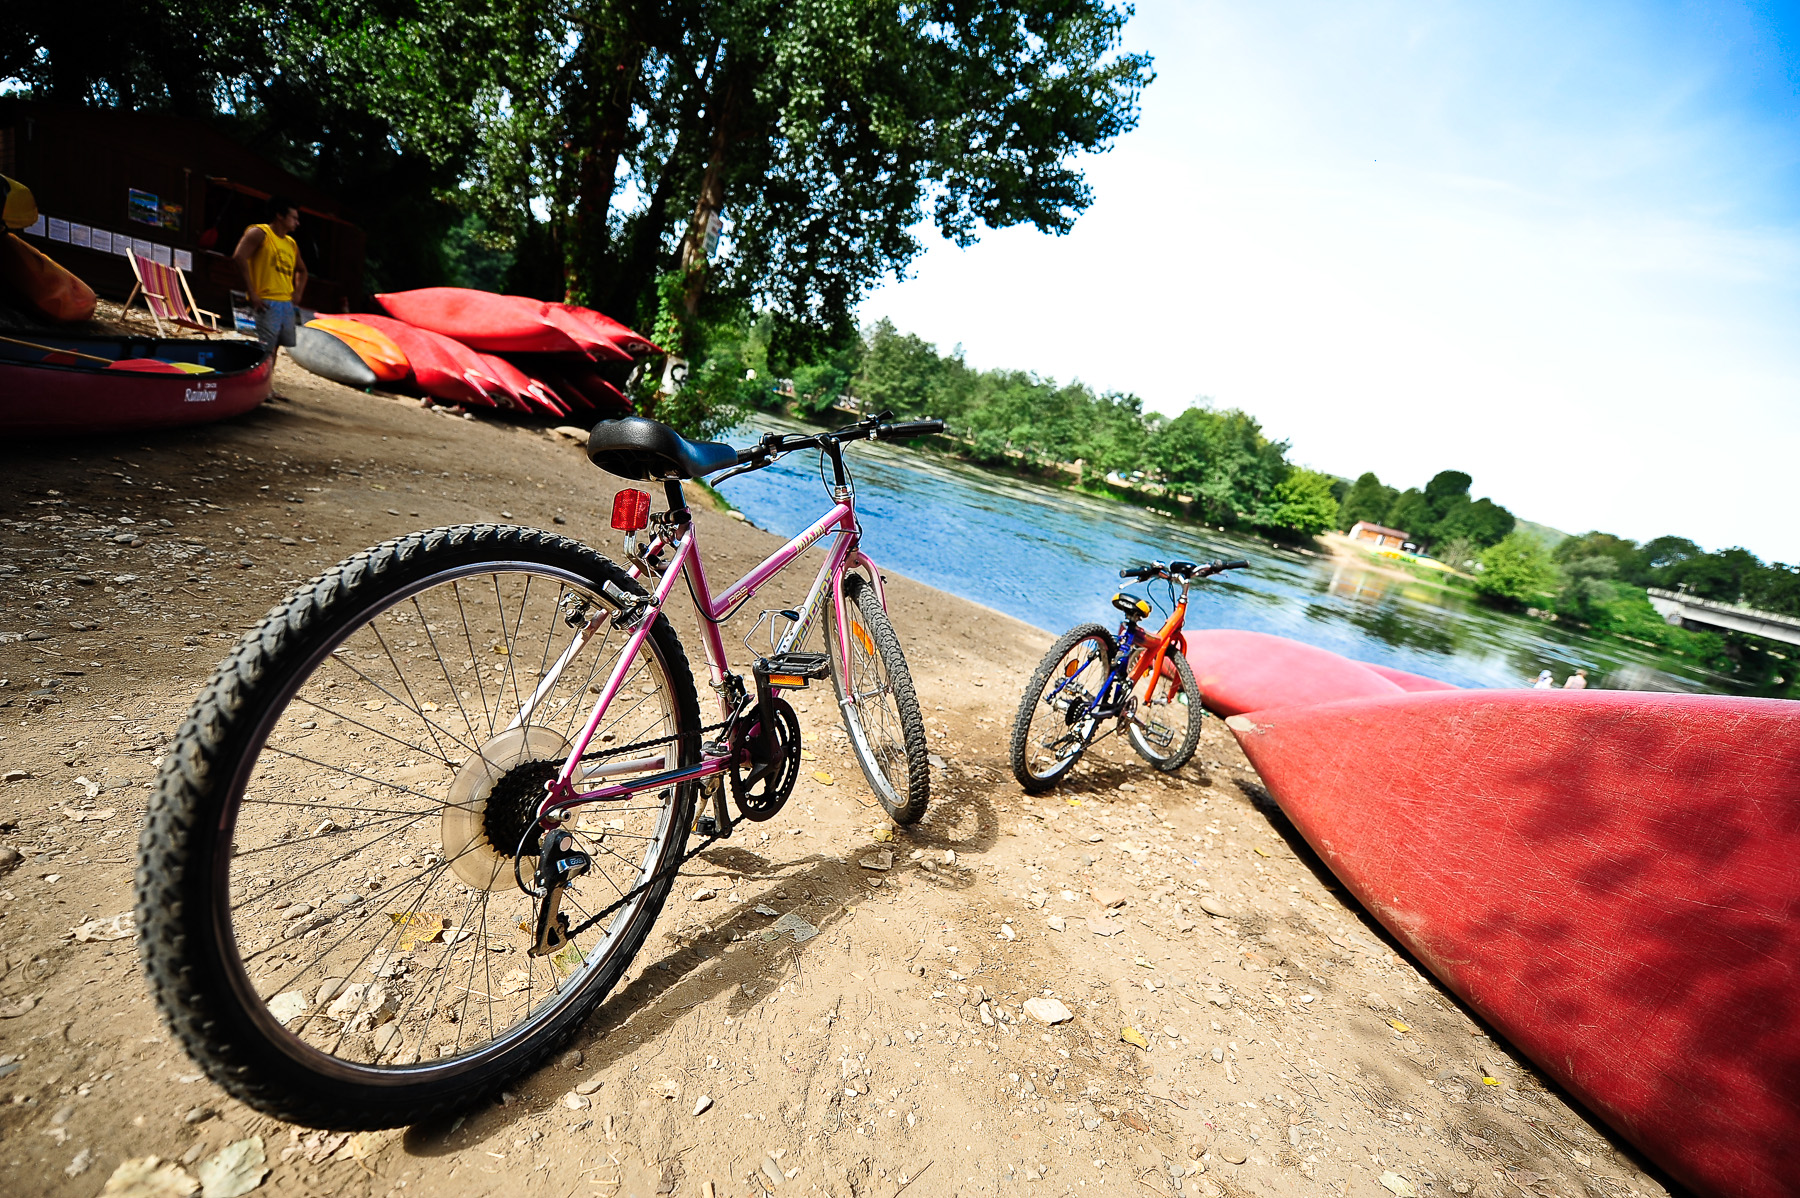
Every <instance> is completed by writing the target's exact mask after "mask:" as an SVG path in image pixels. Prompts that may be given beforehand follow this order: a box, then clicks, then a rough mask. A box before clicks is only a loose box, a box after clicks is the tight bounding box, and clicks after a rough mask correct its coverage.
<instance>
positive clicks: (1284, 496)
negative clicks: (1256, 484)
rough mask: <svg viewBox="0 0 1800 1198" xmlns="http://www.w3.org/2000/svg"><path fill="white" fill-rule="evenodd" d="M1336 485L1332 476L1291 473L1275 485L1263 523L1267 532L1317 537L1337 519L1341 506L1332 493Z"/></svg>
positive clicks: (1299, 471) (1299, 469)
mask: <svg viewBox="0 0 1800 1198" xmlns="http://www.w3.org/2000/svg"><path fill="white" fill-rule="evenodd" d="M1334 481H1335V480H1334V479H1333V478H1332V477H1331V475H1329V474H1321V473H1319V472H1318V471H1317V470H1307V469H1305V468H1304V467H1300V468H1296V469H1294V470H1292V471H1290V472H1289V474H1288V476H1287V477H1286V478H1284V479H1282V480H1281V481H1280V482H1279V483H1277V484H1276V485H1275V490H1274V491H1273V492H1272V493H1271V495H1270V501H1271V504H1270V507H1269V509H1268V515H1267V516H1266V517H1265V518H1264V519H1263V520H1261V521H1259V523H1261V524H1262V525H1263V526H1264V527H1266V528H1278V529H1285V530H1287V531H1289V532H1297V533H1301V534H1302V535H1305V536H1309V537H1310V536H1317V535H1318V534H1319V533H1322V532H1324V531H1325V530H1326V529H1328V528H1330V527H1331V526H1332V523H1333V521H1335V520H1336V519H1337V515H1338V503H1337V500H1336V498H1335V497H1333V495H1332V493H1331V489H1332V488H1331V484H1332V483H1333V482H1334Z"/></svg>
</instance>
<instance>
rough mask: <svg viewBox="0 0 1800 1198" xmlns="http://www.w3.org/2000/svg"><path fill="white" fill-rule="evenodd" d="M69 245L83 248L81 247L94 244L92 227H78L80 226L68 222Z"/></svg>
mask: <svg viewBox="0 0 1800 1198" xmlns="http://www.w3.org/2000/svg"><path fill="white" fill-rule="evenodd" d="M69 244H70V245H79V246H83V247H86V246H91V245H93V244H94V230H93V227H92V226H91V225H80V224H75V223H74V222H70V224H69Z"/></svg>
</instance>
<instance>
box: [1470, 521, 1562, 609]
mask: <svg viewBox="0 0 1800 1198" xmlns="http://www.w3.org/2000/svg"><path fill="white" fill-rule="evenodd" d="M1556 583H1557V576H1556V566H1555V565H1554V564H1553V563H1552V562H1551V561H1550V555H1549V554H1548V553H1546V552H1544V548H1543V546H1542V545H1540V544H1539V543H1538V542H1537V541H1536V540H1535V539H1534V538H1532V537H1529V536H1526V535H1524V534H1522V533H1516V532H1515V533H1508V534H1507V535H1506V536H1505V537H1504V538H1502V539H1501V541H1500V543H1499V544H1497V545H1494V546H1491V547H1490V548H1488V549H1486V550H1485V551H1483V553H1482V555H1481V573H1480V574H1478V575H1477V576H1476V578H1475V589H1476V590H1477V591H1478V592H1480V593H1481V594H1482V595H1483V596H1485V597H1486V598H1488V599H1491V600H1495V601H1497V602H1500V603H1503V604H1513V605H1517V606H1521V607H1523V606H1525V605H1527V604H1537V603H1542V602H1544V601H1545V600H1548V599H1550V598H1551V597H1552V595H1553V592H1554V590H1555V588H1556Z"/></svg>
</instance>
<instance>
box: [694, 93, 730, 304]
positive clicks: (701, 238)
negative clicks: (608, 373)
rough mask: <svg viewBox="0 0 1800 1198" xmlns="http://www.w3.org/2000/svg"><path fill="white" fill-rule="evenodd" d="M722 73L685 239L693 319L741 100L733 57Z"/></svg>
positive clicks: (721, 204)
mask: <svg viewBox="0 0 1800 1198" xmlns="http://www.w3.org/2000/svg"><path fill="white" fill-rule="evenodd" d="M721 75H722V78H721V79H720V86H719V91H718V99H717V100H716V102H715V103H714V104H713V105H712V108H713V111H712V112H709V113H707V116H708V118H709V119H710V120H711V123H712V126H713V136H712V151H711V153H710V154H709V155H708V156H707V160H706V173H705V174H704V175H702V176H701V177H700V194H699V196H698V197H697V198H696V199H695V201H694V213H693V216H692V217H690V218H689V220H688V230H687V235H686V236H685V237H683V238H682V239H681V280H682V306H683V308H684V310H685V311H686V313H687V318H688V320H690V321H691V320H693V319H694V317H695V316H696V315H697V314H698V313H699V310H700V297H701V296H703V295H705V294H706V273H707V261H706V258H707V255H706V235H707V231H708V230H709V229H710V228H711V225H712V222H713V221H714V220H715V219H716V218H718V217H719V214H720V213H721V212H723V211H724V209H725V152H726V148H727V147H728V146H729V145H730V143H731V138H732V125H733V117H734V116H735V115H736V112H735V109H736V99H737V79H736V72H735V71H734V70H732V64H731V62H730V60H729V59H727V61H726V64H725V69H724V71H722V72H721Z"/></svg>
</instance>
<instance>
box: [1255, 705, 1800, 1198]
mask: <svg viewBox="0 0 1800 1198" xmlns="http://www.w3.org/2000/svg"><path fill="white" fill-rule="evenodd" d="M1230 725H1231V728H1232V731H1233V732H1235V733H1236V734H1237V738H1238V741H1239V742H1240V743H1241V744H1242V745H1243V747H1244V751H1245V752H1246V753H1247V754H1249V757H1250V760H1251V762H1252V763H1253V764H1254V765H1255V766H1256V768H1257V771H1258V772H1259V773H1260V774H1261V775H1262V778H1263V781H1264V782H1265V783H1266V784H1267V785H1268V788H1269V792H1270V793H1271V794H1272V795H1273V796H1274V797H1275V801H1276V802H1277V803H1279V804H1280V805H1281V809H1282V810H1283V811H1284V812H1286V813H1287V815H1288V817H1289V818H1290V819H1292V820H1293V822H1294V825H1295V827H1297V828H1298V829H1299V830H1300V832H1301V834H1302V835H1303V836H1305V837H1306V839H1307V842H1308V843H1310V844H1311V845H1312V846H1313V847H1314V848H1315V849H1316V850H1318V852H1319V855H1320V856H1321V857H1322V858H1323V859H1324V861H1325V863H1326V864H1327V865H1328V866H1329V867H1330V868H1331V870H1332V872H1334V873H1335V874H1337V875H1338V877H1339V878H1341V879H1342V880H1343V881H1344V883H1345V884H1346V885H1347V886H1348V887H1349V888H1350V889H1351V890H1352V891H1353V892H1354V893H1355V894H1356V896H1357V898H1359V899H1361V900H1362V902H1363V903H1364V905H1366V906H1367V907H1368V909H1369V910H1370V911H1371V912H1373V913H1374V915H1375V916H1376V918H1378V919H1380V920H1381V922H1382V923H1383V924H1384V925H1385V926H1386V927H1387V928H1388V930H1389V931H1391V932H1392V933H1393V934H1394V935H1395V936H1396V937H1397V938H1398V939H1399V940H1400V941H1401V942H1402V943H1404V944H1405V945H1406V947H1407V949H1408V950H1410V951H1411V952H1412V953H1413V955H1414V956H1416V957H1417V958H1418V959H1419V960H1420V962H1421V963H1423V964H1424V965H1425V966H1426V967H1427V968H1429V969H1430V970H1431V971H1432V972H1433V973H1434V974H1436V975H1437V976H1438V978H1439V979H1441V980H1442V981H1443V982H1444V983H1445V984H1446V985H1447V986H1449V987H1450V988H1451V989H1452V990H1454V991H1455V992H1456V993H1457V994H1458V995H1460V996H1461V997H1462V998H1463V999H1464V1000H1465V1001H1466V1002H1467V1003H1468V1004H1469V1005H1470V1006H1471V1007H1473V1008H1474V1009H1475V1010H1476V1011H1478V1012H1480V1014H1481V1015H1482V1017H1483V1018H1485V1019H1486V1020H1488V1022H1489V1023H1491V1024H1492V1025H1493V1026H1494V1027H1495V1028H1496V1029H1497V1030H1498V1031H1500V1032H1501V1033H1503V1034H1504V1035H1505V1036H1506V1037H1507V1038H1508V1039H1510V1040H1511V1041H1512V1042H1513V1043H1514V1044H1515V1045H1517V1046H1518V1047H1519V1048H1520V1049H1521V1050H1522V1051H1523V1052H1524V1053H1525V1054H1526V1055H1527V1056H1529V1057H1530V1058H1531V1059H1532V1060H1533V1061H1535V1062H1537V1064H1538V1066H1539V1067H1540V1068H1542V1069H1543V1070H1544V1071H1545V1072H1546V1073H1548V1074H1550V1075H1551V1076H1552V1077H1554V1078H1555V1079H1556V1080H1557V1081H1558V1082H1560V1083H1561V1084H1562V1085H1563V1086H1564V1087H1566V1088H1567V1089H1568V1090H1569V1092H1570V1093H1572V1094H1574V1095H1575V1096H1576V1097H1578V1098H1579V1099H1580V1100H1581V1101H1582V1102H1583V1103H1585V1104H1586V1105H1587V1106H1588V1107H1589V1108H1590V1109H1591V1110H1593V1111H1594V1112H1595V1113H1596V1114H1598V1115H1599V1116H1600V1117H1601V1118H1602V1119H1604V1120H1605V1121H1606V1122H1607V1123H1609V1124H1611V1125H1612V1126H1613V1127H1614V1128H1616V1129H1617V1130H1618V1131H1619V1133H1620V1134H1621V1135H1623V1136H1625V1137H1626V1138H1627V1139H1629V1140H1631V1141H1632V1142H1633V1143H1634V1144H1636V1145H1637V1146H1638V1147H1639V1148H1641V1149H1642V1150H1643V1151H1644V1152H1645V1154H1646V1155H1648V1156H1650V1157H1651V1158H1652V1159H1654V1160H1655V1161H1657V1162H1658V1163H1659V1164H1661V1165H1662V1166H1663V1167H1664V1168H1666V1169H1667V1170H1668V1171H1669V1172H1670V1173H1671V1174H1673V1175H1674V1176H1675V1177H1677V1178H1679V1179H1680V1180H1681V1181H1682V1182H1684V1183H1685V1184H1687V1185H1689V1186H1691V1187H1693V1188H1694V1189H1695V1190H1697V1191H1699V1192H1701V1193H1705V1194H1717V1195H1727V1194H1729V1195H1735V1196H1742V1198H1777V1196H1780V1195H1785V1196H1789V1198H1791V1196H1793V1195H1796V1194H1800V703H1793V702H1788V701H1784V700H1779V699H1737V698H1726V697H1722V696H1714V695H1666V694H1638V693H1630V692H1621V691H1584V692H1577V693H1574V694H1570V693H1567V692H1554V693H1546V692H1538V691H1522V690H1521V691H1486V690H1474V691H1457V692H1455V693H1446V694H1403V695H1396V696H1391V697H1388V698H1378V699H1357V700H1351V701H1347V702H1342V703H1332V704H1328V705H1326V706H1321V707H1308V708H1288V709H1285V710H1276V711H1259V712H1254V713H1252V714H1250V715H1247V716H1237V717H1234V718H1233V719H1231V721H1230Z"/></svg>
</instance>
